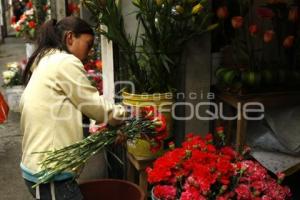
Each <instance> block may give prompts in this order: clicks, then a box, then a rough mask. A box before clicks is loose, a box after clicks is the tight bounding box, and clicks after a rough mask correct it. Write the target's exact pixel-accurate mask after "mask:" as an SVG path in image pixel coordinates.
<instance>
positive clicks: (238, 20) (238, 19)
mask: <svg viewBox="0 0 300 200" xmlns="http://www.w3.org/2000/svg"><path fill="white" fill-rule="evenodd" d="M231 24H232V27H233V28H234V29H239V28H241V27H242V26H243V24H244V18H243V17H242V16H235V17H233V18H232V19H231Z"/></svg>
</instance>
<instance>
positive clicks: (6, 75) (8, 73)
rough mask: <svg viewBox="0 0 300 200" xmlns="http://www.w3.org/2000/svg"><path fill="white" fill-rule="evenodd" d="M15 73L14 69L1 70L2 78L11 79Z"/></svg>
mask: <svg viewBox="0 0 300 200" xmlns="http://www.w3.org/2000/svg"><path fill="white" fill-rule="evenodd" d="M16 73H17V72H15V71H11V70H7V71H4V72H2V76H3V79H12V78H13V77H14V76H15V75H16Z"/></svg>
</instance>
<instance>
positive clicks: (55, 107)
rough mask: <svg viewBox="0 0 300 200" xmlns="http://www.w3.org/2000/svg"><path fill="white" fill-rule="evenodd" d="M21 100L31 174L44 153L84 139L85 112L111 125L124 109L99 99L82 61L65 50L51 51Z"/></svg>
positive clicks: (24, 162) (25, 154)
mask: <svg viewBox="0 0 300 200" xmlns="http://www.w3.org/2000/svg"><path fill="white" fill-rule="evenodd" d="M32 71H33V74H32V76H31V79H30V81H29V83H28V85H27V87H26V89H25V91H24V93H23V95H22V97H21V102H20V109H21V131H22V133H23V134H24V137H23V144H22V150H23V155H22V165H23V166H25V167H26V168H27V169H29V170H30V171H32V172H39V171H40V170H41V168H40V166H39V165H38V163H39V162H40V161H42V160H43V159H44V158H45V155H44V154H33V153H34V152H43V151H48V150H54V149H60V148H62V147H65V146H68V145H70V144H73V143H75V142H77V141H80V140H82V139H83V132H82V121H81V120H82V113H83V114H85V115H87V116H88V117H90V118H91V119H94V120H96V121H99V122H105V121H106V122H108V123H112V122H113V121H114V119H113V116H114V118H115V117H116V116H118V117H119V116H123V115H124V113H125V112H124V108H123V107H122V106H120V105H114V104H112V103H110V102H108V101H106V100H105V99H104V98H103V97H102V96H99V94H98V91H97V89H96V88H95V87H93V86H92V85H91V83H90V81H89V80H88V78H87V77H86V73H85V70H84V68H83V65H82V63H81V61H80V60H79V59H78V58H76V57H75V56H73V55H72V54H68V53H66V52H64V51H58V50H52V51H51V52H50V53H48V54H47V55H46V56H44V57H43V58H42V59H41V60H40V62H39V63H38V65H37V66H36V65H33V70H32Z"/></svg>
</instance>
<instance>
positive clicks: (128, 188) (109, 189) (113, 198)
mask: <svg viewBox="0 0 300 200" xmlns="http://www.w3.org/2000/svg"><path fill="white" fill-rule="evenodd" d="M79 187H80V190H81V193H82V195H83V197H84V199H85V200H96V199H103V200H120V199H122V200H144V199H145V194H144V192H143V190H142V189H141V188H139V187H138V186H137V185H135V184H133V183H131V182H128V181H124V180H118V179H98V180H90V181H87V182H84V183H81V184H79Z"/></svg>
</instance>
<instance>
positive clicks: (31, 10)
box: [24, 8, 34, 15]
mask: <svg viewBox="0 0 300 200" xmlns="http://www.w3.org/2000/svg"><path fill="white" fill-rule="evenodd" d="M24 14H25V15H33V14H34V10H33V8H31V9H30V10H26V11H25V13H24Z"/></svg>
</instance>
